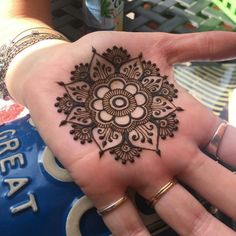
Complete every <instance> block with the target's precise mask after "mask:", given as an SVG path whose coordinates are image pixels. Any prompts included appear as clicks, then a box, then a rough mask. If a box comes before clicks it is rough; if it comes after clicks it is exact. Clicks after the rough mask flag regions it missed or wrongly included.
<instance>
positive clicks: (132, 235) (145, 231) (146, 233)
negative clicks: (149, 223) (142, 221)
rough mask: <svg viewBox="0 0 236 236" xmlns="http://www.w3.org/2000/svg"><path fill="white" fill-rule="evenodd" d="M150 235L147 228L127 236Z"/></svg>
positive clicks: (139, 229)
mask: <svg viewBox="0 0 236 236" xmlns="http://www.w3.org/2000/svg"><path fill="white" fill-rule="evenodd" d="M148 235H150V234H149V233H148V232H147V230H146V228H145V227H142V226H140V227H138V228H136V229H134V230H133V231H132V232H130V233H129V234H127V236H148Z"/></svg>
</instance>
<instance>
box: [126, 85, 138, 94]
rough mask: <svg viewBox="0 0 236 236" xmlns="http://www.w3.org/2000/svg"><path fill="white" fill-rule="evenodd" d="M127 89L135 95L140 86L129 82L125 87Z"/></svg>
mask: <svg viewBox="0 0 236 236" xmlns="http://www.w3.org/2000/svg"><path fill="white" fill-rule="evenodd" d="M125 90H126V91H128V92H129V93H131V94H133V95H134V94H136V93H137V91H138V88H137V86H136V85H134V84H129V85H127V86H126V87H125Z"/></svg>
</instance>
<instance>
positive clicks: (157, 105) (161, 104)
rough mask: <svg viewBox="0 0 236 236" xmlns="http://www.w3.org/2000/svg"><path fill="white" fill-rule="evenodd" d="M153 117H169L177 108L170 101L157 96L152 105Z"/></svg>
mask: <svg viewBox="0 0 236 236" xmlns="http://www.w3.org/2000/svg"><path fill="white" fill-rule="evenodd" d="M151 108H152V115H153V116H154V118H156V119H161V118H163V117H166V116H168V115H169V114H170V113H172V112H174V111H175V110H176V107H175V105H174V104H173V103H171V102H170V101H168V100H167V99H166V98H164V97H161V96H156V97H154V98H153V103H152V106H151Z"/></svg>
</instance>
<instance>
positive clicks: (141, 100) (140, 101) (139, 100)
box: [134, 93, 147, 106]
mask: <svg viewBox="0 0 236 236" xmlns="http://www.w3.org/2000/svg"><path fill="white" fill-rule="evenodd" d="M134 97H135V100H136V103H137V105H139V106H141V105H144V104H145V103H146V102H147V97H146V96H144V94H142V93H137V94H136V95H135V96H134Z"/></svg>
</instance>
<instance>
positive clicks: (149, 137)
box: [129, 122, 158, 151]
mask: <svg viewBox="0 0 236 236" xmlns="http://www.w3.org/2000/svg"><path fill="white" fill-rule="evenodd" d="M157 135H158V130H157V127H156V125H155V124H153V123H152V122H147V123H146V124H144V125H140V126H139V127H136V129H134V130H132V131H131V132H130V133H129V140H130V142H131V143H132V144H133V145H134V146H136V147H140V148H143V149H149V150H155V151H156V150H157V138H158V136H157Z"/></svg>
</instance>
